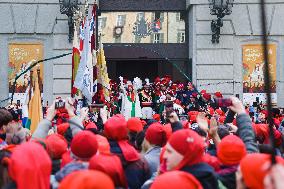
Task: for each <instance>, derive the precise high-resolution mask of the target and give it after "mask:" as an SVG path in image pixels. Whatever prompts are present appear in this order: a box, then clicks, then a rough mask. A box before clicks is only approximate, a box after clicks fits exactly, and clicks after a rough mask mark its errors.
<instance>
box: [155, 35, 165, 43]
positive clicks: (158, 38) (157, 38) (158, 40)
mask: <svg viewBox="0 0 284 189" xmlns="http://www.w3.org/2000/svg"><path fill="white" fill-rule="evenodd" d="M153 35H154V38H153V43H163V42H164V34H163V33H155V34H153Z"/></svg>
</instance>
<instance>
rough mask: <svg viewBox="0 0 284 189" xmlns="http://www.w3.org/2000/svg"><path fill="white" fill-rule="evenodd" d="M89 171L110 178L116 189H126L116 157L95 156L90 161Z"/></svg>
mask: <svg viewBox="0 0 284 189" xmlns="http://www.w3.org/2000/svg"><path fill="white" fill-rule="evenodd" d="M106 162H107V163H106ZM89 169H93V170H97V171H102V172H104V173H106V174H107V175H108V176H110V178H112V180H113V182H114V184H115V186H116V187H122V188H127V182H126V178H125V175H124V170H123V167H122V164H121V161H120V159H119V157H118V156H116V155H113V154H99V155H95V156H93V157H92V158H91V159H90V164H89Z"/></svg>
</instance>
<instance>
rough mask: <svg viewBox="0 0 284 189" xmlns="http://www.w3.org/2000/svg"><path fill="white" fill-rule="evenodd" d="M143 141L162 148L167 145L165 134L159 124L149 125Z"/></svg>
mask: <svg viewBox="0 0 284 189" xmlns="http://www.w3.org/2000/svg"><path fill="white" fill-rule="evenodd" d="M145 139H146V140H147V141H148V142H149V143H150V144H153V145H157V146H161V147H162V146H164V145H165V144H166V143H167V133H166V131H165V130H164V126H163V125H162V124H160V123H153V124H151V125H150V126H149V127H148V129H147V130H146V133H145Z"/></svg>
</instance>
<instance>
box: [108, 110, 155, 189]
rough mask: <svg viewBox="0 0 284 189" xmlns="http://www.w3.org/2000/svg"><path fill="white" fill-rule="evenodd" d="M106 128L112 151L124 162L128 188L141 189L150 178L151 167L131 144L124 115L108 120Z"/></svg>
mask: <svg viewBox="0 0 284 189" xmlns="http://www.w3.org/2000/svg"><path fill="white" fill-rule="evenodd" d="M104 128H105V130H104V134H105V136H106V137H107V138H108V141H109V144H110V151H111V152H112V153H114V154H116V155H117V156H118V157H119V158H120V160H121V162H122V165H123V168H124V171H125V175H126V180H127V183H128V187H129V188H130V189H136V188H140V187H141V186H142V185H143V183H144V182H145V181H146V180H147V179H149V178H150V170H149V165H148V163H147V161H146V160H145V159H144V158H143V157H141V156H140V154H139V153H138V152H137V151H136V150H135V148H134V147H133V146H131V145H130V144H129V142H128V140H127V139H128V136H127V133H128V131H127V122H126V120H125V118H124V117H123V116H122V115H115V116H113V117H111V118H110V119H108V120H107V122H106V123H105V125H104Z"/></svg>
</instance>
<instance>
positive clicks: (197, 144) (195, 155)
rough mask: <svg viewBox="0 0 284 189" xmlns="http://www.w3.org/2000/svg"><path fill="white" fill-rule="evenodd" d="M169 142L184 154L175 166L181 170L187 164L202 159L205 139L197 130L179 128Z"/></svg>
mask: <svg viewBox="0 0 284 189" xmlns="http://www.w3.org/2000/svg"><path fill="white" fill-rule="evenodd" d="M168 143H169V144H170V145H171V147H173V148H174V149H175V150H176V151H177V152H178V153H180V154H181V155H183V156H184V158H183V160H182V161H181V162H180V163H179V165H177V167H176V168H175V169H176V170H179V169H180V168H182V167H184V166H185V165H193V164H196V163H199V162H201V161H202V157H203V155H204V148H205V144H204V140H203V139H202V137H201V136H199V135H198V134H197V133H196V132H195V131H193V130H190V129H186V130H178V131H176V132H174V133H173V134H172V136H171V137H170V139H169V141H168Z"/></svg>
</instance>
